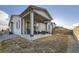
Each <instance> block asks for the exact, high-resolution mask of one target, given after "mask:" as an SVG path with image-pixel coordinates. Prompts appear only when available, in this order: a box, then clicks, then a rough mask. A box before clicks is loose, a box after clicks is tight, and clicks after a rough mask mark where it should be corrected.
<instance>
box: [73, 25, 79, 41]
mask: <svg viewBox="0 0 79 59" xmlns="http://www.w3.org/2000/svg"><path fill="white" fill-rule="evenodd" d="M73 33H74V34H75V36H76V37H77V39H78V40H79V26H78V27H76V28H74V29H73Z"/></svg>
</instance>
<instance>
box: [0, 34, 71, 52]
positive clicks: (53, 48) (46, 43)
mask: <svg viewBox="0 0 79 59" xmlns="http://www.w3.org/2000/svg"><path fill="white" fill-rule="evenodd" d="M69 40H70V39H69V35H64V34H54V35H52V36H49V37H45V38H41V39H37V40H34V41H32V42H29V41H28V40H26V39H23V38H20V37H18V38H15V39H8V40H3V41H1V42H0V52H8V53H9V52H13V53H15V52H16V53H20V52H23V53H25V52H28V53H50V52H52V53H53V52H56V53H59V52H61V53H64V52H66V51H67V48H68V45H69Z"/></svg>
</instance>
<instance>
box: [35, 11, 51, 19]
mask: <svg viewBox="0 0 79 59" xmlns="http://www.w3.org/2000/svg"><path fill="white" fill-rule="evenodd" d="M34 12H36V13H37V14H40V15H41V16H43V17H45V18H47V19H50V17H49V16H48V15H47V13H46V12H45V11H41V10H34Z"/></svg>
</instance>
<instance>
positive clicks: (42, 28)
mask: <svg viewBox="0 0 79 59" xmlns="http://www.w3.org/2000/svg"><path fill="white" fill-rule="evenodd" d="M35 25H36V31H39V32H41V31H46V25H45V24H44V23H36V24H35Z"/></svg>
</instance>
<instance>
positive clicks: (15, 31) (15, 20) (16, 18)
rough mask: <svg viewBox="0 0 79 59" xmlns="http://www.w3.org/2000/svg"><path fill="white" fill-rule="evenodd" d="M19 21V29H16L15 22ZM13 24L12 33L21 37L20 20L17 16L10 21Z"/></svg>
mask: <svg viewBox="0 0 79 59" xmlns="http://www.w3.org/2000/svg"><path fill="white" fill-rule="evenodd" d="M18 21H20V28H18V29H17V28H16V22H18ZM12 22H13V33H14V34H18V35H21V18H20V17H19V16H14V17H13V19H12Z"/></svg>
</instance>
